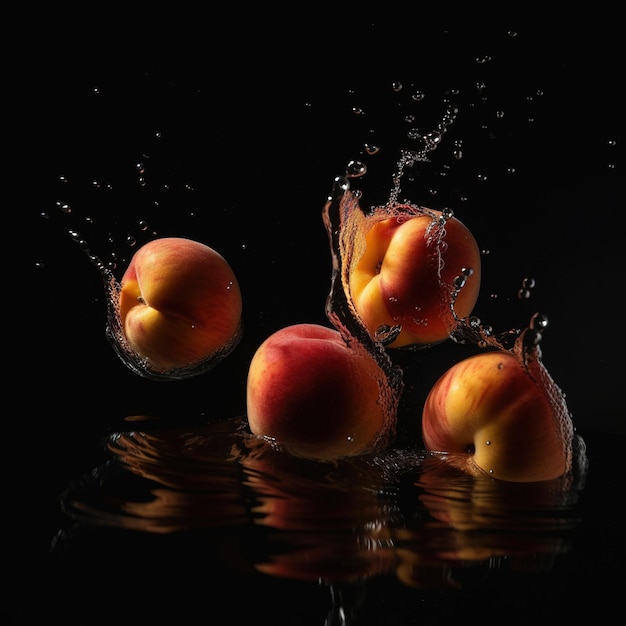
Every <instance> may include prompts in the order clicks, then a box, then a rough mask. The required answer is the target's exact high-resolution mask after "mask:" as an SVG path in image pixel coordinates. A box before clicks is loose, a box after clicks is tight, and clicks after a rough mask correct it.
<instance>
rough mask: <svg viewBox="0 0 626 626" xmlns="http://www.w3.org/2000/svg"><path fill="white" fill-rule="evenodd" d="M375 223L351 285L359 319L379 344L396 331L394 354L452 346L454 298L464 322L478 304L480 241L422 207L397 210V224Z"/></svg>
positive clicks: (457, 222) (391, 219)
mask: <svg viewBox="0 0 626 626" xmlns="http://www.w3.org/2000/svg"><path fill="white" fill-rule="evenodd" d="M373 221H374V222H375V223H374V224H373V225H372V226H371V227H370V228H369V230H368V231H367V233H366V236H365V249H364V251H363V254H362V256H361V257H360V259H359V260H358V261H357V262H356V263H355V264H354V267H353V268H352V270H351V272H350V276H349V281H348V282H349V291H350V297H351V299H352V303H353V305H354V308H355V311H356V313H357V315H358V316H359V317H360V318H361V320H362V322H363V324H364V325H365V326H366V327H367V329H368V331H369V333H370V335H371V336H372V338H374V339H375V338H376V335H377V330H378V329H379V328H381V327H386V326H387V327H394V326H399V327H400V328H401V331H400V333H399V335H398V336H397V337H396V338H395V339H394V340H393V341H392V342H391V343H389V344H388V347H390V348H400V347H404V346H411V345H429V344H434V343H438V342H441V341H443V340H444V339H447V338H448V337H449V335H450V332H451V331H452V330H453V329H454V327H455V319H454V315H453V314H452V311H451V304H452V301H453V299H454V298H453V295H452V294H453V292H455V291H458V296H457V297H456V300H455V301H454V313H455V315H456V316H457V317H459V318H464V317H466V316H468V315H469V314H470V313H471V312H472V310H473V308H474V306H475V304H476V301H477V299H478V294H479V290H480V280H481V259H480V249H479V247H478V244H477V242H476V239H475V238H474V236H473V235H472V233H471V232H470V230H469V229H468V228H467V227H466V226H465V225H464V224H463V223H462V222H461V221H460V220H458V219H457V218H456V217H454V216H450V217H447V218H446V219H445V220H443V219H442V213H441V212H440V211H434V210H430V209H419V207H413V206H398V207H395V215H394V216H392V217H388V218H386V219H375V220H373ZM444 222H445V223H444ZM459 287H461V288H460V289H459Z"/></svg>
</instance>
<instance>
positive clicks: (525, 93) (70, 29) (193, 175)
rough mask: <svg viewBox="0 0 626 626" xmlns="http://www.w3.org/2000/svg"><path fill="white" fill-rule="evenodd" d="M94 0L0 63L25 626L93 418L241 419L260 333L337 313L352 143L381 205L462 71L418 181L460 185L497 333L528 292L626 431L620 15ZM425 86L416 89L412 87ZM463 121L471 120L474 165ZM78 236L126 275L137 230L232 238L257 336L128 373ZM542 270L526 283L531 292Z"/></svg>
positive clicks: (600, 415) (429, 362)
mask: <svg viewBox="0 0 626 626" xmlns="http://www.w3.org/2000/svg"><path fill="white" fill-rule="evenodd" d="M75 17H76V16H75ZM78 17H79V19H80V20H81V21H80V28H76V26H75V24H76V22H75V21H72V20H71V19H70V16H69V15H68V16H64V15H58V14H57V15H55V16H51V20H50V21H49V22H47V21H46V19H41V20H39V21H38V25H37V26H38V27H37V29H34V28H33V29H32V30H31V29H24V32H23V33H22V34H21V35H20V36H19V37H15V42H14V45H13V46H11V47H10V53H9V55H8V58H7V60H8V61H9V66H10V67H11V72H10V79H11V81H12V80H13V77H15V82H14V83H11V88H10V89H9V90H8V92H7V95H8V99H9V101H10V102H9V104H10V105H15V111H14V113H12V114H11V116H10V117H9V118H8V119H7V125H8V126H10V128H9V129H8V131H9V132H10V133H11V134H13V131H16V135H17V137H18V139H19V142H18V147H17V148H16V152H15V153H14V154H15V155H17V158H16V161H17V166H18V167H17V169H18V174H17V177H16V178H15V179H14V181H15V184H14V185H13V184H11V183H12V181H9V182H8V185H9V188H11V189H13V191H12V195H11V196H10V199H8V198H7V199H6V201H7V202H8V203H9V206H7V218H8V219H9V225H10V230H9V231H5V236H7V238H8V239H9V242H8V244H9V245H6V246H5V247H4V249H3V250H4V255H5V258H4V266H5V285H6V287H7V291H8V293H7V297H6V300H5V307H4V316H5V329H6V331H5V332H6V333H7V337H9V338H10V340H9V341H8V345H9V346H10V347H11V348H10V351H11V355H12V358H11V363H10V366H9V368H8V380H6V379H5V380H6V383H5V384H6V385H7V387H6V389H7V391H8V392H9V395H8V398H7V403H6V406H7V407H10V408H8V413H9V414H8V415H7V417H6V419H7V422H8V424H7V426H8V429H7V431H6V439H5V460H6V463H7V466H6V469H5V475H6V478H7V481H8V483H9V484H8V486H7V489H8V492H7V493H8V495H7V499H6V501H5V522H6V524H7V525H8V526H7V531H6V543H7V548H8V550H9V553H10V555H11V556H14V557H15V558H11V559H9V561H8V563H9V568H8V569H9V571H12V572H14V574H13V576H14V585H13V586H12V589H13V588H14V589H15V590H17V593H14V592H13V591H11V593H8V594H7V597H6V602H5V606H6V605H10V604H12V603H15V605H16V606H18V607H19V608H18V609H15V610H10V611H9V614H10V615H14V616H15V615H22V620H23V621H19V620H18V621H17V623H40V622H39V621H36V617H35V615H41V611H40V610H39V609H37V610H33V611H32V615H33V617H32V620H33V621H28V620H29V617H28V616H29V615H31V611H30V609H29V607H28V605H29V603H30V601H31V599H33V598H36V597H38V596H39V595H40V590H38V589H37V583H36V581H37V580H39V584H41V585H42V586H44V585H45V583H44V582H43V581H42V580H41V579H39V578H38V577H37V576H35V578H34V579H33V574H32V572H33V569H36V568H38V567H40V566H41V562H44V561H45V558H46V557H45V555H46V553H47V551H48V549H49V545H50V541H51V539H52V537H53V536H54V534H55V533H56V532H57V530H58V529H59V527H60V526H62V525H63V524H64V518H63V516H62V515H61V513H60V511H59V509H58V505H57V498H58V494H59V493H60V492H61V491H62V490H63V489H64V487H65V486H66V485H67V484H68V482H69V481H70V480H72V479H73V478H75V477H76V476H78V475H80V474H81V473H83V472H86V471H89V470H90V469H91V468H92V467H94V466H95V465H96V464H97V463H98V462H100V460H101V455H102V450H101V440H102V438H103V436H104V435H105V434H106V433H107V432H108V431H109V430H110V429H111V428H112V427H113V425H114V424H115V423H116V422H117V420H119V419H121V418H123V417H125V416H127V415H133V414H152V413H159V414H164V415H168V416H170V417H171V416H174V417H176V416H184V418H185V419H200V420H219V419H223V418H228V417H232V416H235V415H241V414H243V413H244V412H245V375H246V369H247V363H248V362H249V359H250V357H251V355H252V354H253V351H254V349H255V347H256V346H257V345H258V343H259V342H260V341H261V340H262V339H263V338H264V337H265V336H267V335H268V334H270V333H271V332H272V331H273V330H276V329H278V328H279V327H281V326H284V325H287V324H290V323H296V322H301V321H312V322H319V323H325V321H326V318H325V314H324V303H325V298H326V295H327V293H328V288H329V278H330V256H329V251H328V243H327V238H326V233H325V231H324V229H323V226H322V221H321V209H322V206H323V204H324V202H325V200H326V197H327V195H328V193H329V192H330V189H331V184H332V181H333V178H334V177H335V176H337V175H339V174H341V173H342V172H343V171H344V169H345V167H346V164H347V162H348V161H350V160H352V159H362V160H363V161H365V162H366V163H367V165H368V168H369V171H368V174H367V175H366V176H365V177H364V178H363V179H362V181H358V182H357V183H356V184H357V185H358V186H359V187H361V188H362V189H363V191H364V204H377V203H381V202H384V201H385V200H386V198H387V196H388V193H389V190H390V188H391V176H392V173H393V172H394V168H395V164H396V162H397V158H398V155H399V150H400V149H401V148H403V147H407V146H408V147H410V141H409V140H408V139H407V137H406V133H407V128H409V127H410V124H408V123H407V122H406V121H405V119H404V118H405V115H406V113H407V112H414V113H415V114H416V121H415V126H417V127H418V128H419V129H420V130H423V131H425V130H430V129H431V128H432V127H433V126H435V125H436V124H437V123H438V122H439V120H440V119H441V114H442V111H443V104H442V102H443V98H444V94H445V93H446V92H447V90H450V89H458V90H459V96H458V103H459V115H458V119H457V121H456V122H455V124H454V125H453V126H452V127H451V128H450V130H449V131H448V133H447V134H446V136H445V137H444V141H443V142H442V146H441V147H440V149H438V150H437V151H436V152H435V153H434V154H433V162H434V165H433V167H429V166H425V168H424V173H421V172H420V171H419V170H417V171H416V172H415V176H414V180H407V182H406V184H404V183H403V191H404V192H405V194H406V196H408V198H409V199H410V200H411V201H414V202H416V203H421V204H427V205H430V206H435V207H436V208H441V207H442V206H451V207H452V208H453V209H454V211H455V214H457V215H458V216H459V217H460V218H461V219H462V220H463V221H465V222H466V223H467V224H468V225H469V226H470V228H472V230H473V231H474V232H475V234H476V237H477V239H478V241H479V243H480V244H481V247H483V248H484V249H485V250H488V251H489V254H487V255H486V256H485V259H484V269H483V273H484V289H483V294H482V295H481V300H480V301H479V306H478V307H477V311H476V313H477V315H479V316H480V317H481V319H483V320H484V321H487V322H489V323H491V324H492V325H493V326H494V327H495V328H496V329H498V330H504V329H506V328H509V327H511V326H518V325H520V324H521V325H525V324H526V321H527V320H528V318H529V316H530V314H531V313H532V312H534V311H535V310H540V311H541V312H543V313H545V314H546V315H547V316H548V318H549V320H550V325H549V327H548V329H547V330H546V332H545V336H544V340H543V349H544V361H545V363H546V365H547V366H548V369H549V371H550V372H551V373H552V375H553V377H554V378H555V380H556V381H557V383H558V384H559V385H560V386H561V387H562V388H563V390H564V391H565V393H566V396H567V399H568V404H569V406H570V409H571V411H572V414H573V418H574V422H575V424H576V426H577V428H578V429H579V431H580V432H581V433H583V434H584V435H586V436H589V438H590V439H591V440H594V441H595V440H596V439H594V438H597V439H598V441H602V442H604V441H609V440H610V441H612V442H614V443H615V442H618V441H619V439H620V438H621V437H622V436H623V435H624V434H625V433H626V429H625V427H624V420H623V413H624V411H623V403H622V387H623V385H622V372H623V367H622V366H621V362H622V345H621V344H622V325H623V323H622V313H621V308H620V306H619V302H620V299H621V291H622V283H623V278H622V274H623V263H622V257H623V255H622V252H621V251H622V248H623V242H622V235H621V230H620V228H621V227H620V222H619V219H620V217H621V211H618V202H619V203H620V205H619V208H621V205H622V198H621V196H619V195H618V181H621V179H622V167H621V165H620V160H621V154H622V150H623V149H622V145H621V142H622V140H623V137H622V127H621V109H620V100H619V99H618V93H617V92H618V88H619V82H620V80H621V65H620V61H619V56H618V51H619V47H620V46H619V40H618V38H617V36H616V34H615V30H616V29H615V28H613V27H612V20H611V16H607V17H606V18H602V19H598V20H597V22H594V21H593V20H590V21H589V22H586V23H585V24H584V25H583V24H580V25H577V26H563V25H561V26H559V27H548V26H545V27H542V28H538V27H533V28H528V27H519V28H518V27H517V26H513V27H510V26H508V25H505V26H489V27H487V26H481V27H476V26H472V27H469V26H466V27H463V28H458V27H457V28H438V27H433V26H432V25H431V26H429V27H425V26H424V23H414V22H413V21H410V20H405V19H402V18H401V17H400V16H399V17H398V19H397V20H393V19H391V20H386V21H384V22H383V21H381V20H378V19H377V18H372V19H366V18H364V17H363V16H361V17H360V18H357V17H355V16H346V17H342V16H339V15H336V14H332V13H331V14H328V15H327V16H320V15H318V14H313V13H312V11H310V12H309V13H306V12H303V13H302V14H299V16H298V17H296V16H295V15H289V14H287V15H283V16H281V20H278V17H277V16H276V17H270V16H268V15H259V16H258V24H257V23H256V21H255V19H256V18H255V19H252V18H251V17H249V19H247V20H246V23H245V25H244V24H243V23H241V22H240V21H238V20H231V19H228V20H225V19H224V20H219V19H216V18H215V17H213V16H211V19H210V20H205V19H204V17H203V18H200V16H199V15H194V14H189V15H184V16H181V15H178V16H177V18H178V19H177V20H176V21H174V22H172V23H170V22H169V20H168V16H167V15H162V16H160V17H161V19H160V20H159V21H158V23H154V22H152V21H151V20H147V19H146V21H145V22H143V21H142V20H141V19H139V20H138V22H136V23H133V25H132V27H131V26H130V25H129V24H128V23H127V22H125V20H124V19H122V17H121V16H120V19H119V21H118V20H116V19H114V20H111V21H107V22H106V24H107V25H106V26H105V25H104V24H103V23H102V21H101V20H100V17H103V18H107V17H109V18H110V17H111V16H110V15H109V16H97V15H96V16H89V17H87V16H78ZM52 18H54V19H52ZM83 18H84V19H83ZM285 20H286V21H285ZM581 22H582V20H581ZM512 31H514V32H516V33H517V35H516V36H512V34H511V32H512ZM592 42H593V43H592ZM477 59H483V60H484V62H482V63H481V62H478V61H477ZM18 61H19V63H18ZM13 70H17V71H15V73H14V74H13ZM394 81H399V82H401V83H402V85H403V89H402V91H401V92H399V93H398V92H395V91H394V90H393V89H392V84H393V82H394ZM481 84H484V87H480V85H481ZM418 90H421V91H423V92H424V93H425V94H426V97H425V98H424V101H423V102H421V103H416V102H412V101H411V100H412V99H411V97H410V94H411V93H414V92H416V91H418ZM354 109H362V111H363V113H362V114H361V115H358V114H357V113H356V112H355V110H354ZM498 111H503V112H504V115H503V116H502V118H500V117H499V116H498V115H497V112H498ZM455 138H457V139H458V138H460V139H462V140H463V153H464V156H463V158H462V159H461V160H460V161H458V162H453V160H452V159H451V158H450V155H451V152H452V150H451V147H450V144H451V142H452V141H453V140H454V139H455ZM369 141H372V143H375V144H377V145H379V146H380V147H381V150H380V152H379V153H378V154H377V155H375V156H368V155H366V154H364V151H363V145H364V143H365V142H369ZM446 142H448V145H446ZM613 142H615V145H613ZM138 163H142V164H144V166H145V174H142V173H140V172H139V168H138V167H137V164H138ZM446 163H447V164H449V165H451V167H450V170H449V173H448V175H447V176H445V177H443V176H441V172H442V171H447V170H446V169H445V167H444V166H445V164H446ZM510 168H514V170H515V171H514V172H510V171H509V170H510ZM483 173H484V174H486V176H487V181H485V182H484V183H481V182H479V181H478V178H479V175H481V174H483ZM61 177H65V178H66V179H67V180H66V182H64V181H63V180H62V179H61ZM142 178H143V180H142ZM619 191H621V187H620V190H619ZM435 192H436V193H435ZM66 203H67V204H69V205H70V207H71V211H70V212H64V211H63V210H62V208H61V205H63V204H66ZM12 220H14V221H12ZM141 220H145V221H146V223H147V224H148V229H147V230H142V228H141V227H140V222H141ZM70 231H75V232H76V233H79V234H80V237H81V238H82V239H84V240H85V241H86V242H87V244H88V245H89V248H90V250H91V251H93V253H94V254H97V255H98V256H100V258H103V259H105V260H109V259H111V258H113V257H115V258H117V262H118V271H119V270H121V269H122V268H123V267H124V265H125V263H127V261H128V259H129V258H130V256H131V254H132V252H133V250H134V248H133V246H131V245H129V244H128V238H129V237H132V238H135V240H136V242H137V245H139V244H140V243H142V242H144V241H147V240H149V239H151V238H153V237H154V236H170V235H175V236H189V237H192V238H196V239H199V240H201V241H204V242H205V243H208V244H209V245H212V246H213V247H215V248H217V249H218V250H219V251H220V252H221V253H222V254H223V255H224V256H225V257H226V258H227V259H228V260H229V262H230V263H231V265H232V266H233V268H234V269H235V271H236V273H237V275H238V277H239V280H240V283H241V287H242V291H243V296H244V307H245V310H244V325H245V326H244V328H245V336H244V340H243V341H242V344H241V345H240V346H239V347H238V348H237V350H236V351H235V353H234V354H233V355H231V356H230V357H229V358H228V359H227V360H226V361H225V362H224V363H222V364H220V365H219V366H218V367H217V368H216V369H215V370H214V371H213V372H211V373H209V374H207V375H204V376H201V377H199V378H197V379H191V380H188V381H184V382H175V383H156V382H153V381H149V380H144V379H141V378H138V377H137V376H136V375H135V374H133V373H132V372H130V371H129V370H127V369H126V367H125V366H124V364H123V363H122V362H121V361H120V360H119V359H118V357H117V356H116V355H115V353H114V352H113V350H112V348H111V347H110V345H109V344H108V343H107V340H106V338H105V334H104V327H105V324H106V301H105V295H104V289H103V283H102V280H101V277H100V275H99V272H98V270H97V269H96V267H95V265H94V264H93V263H92V262H91V260H90V259H89V257H88V256H87V255H86V254H85V251H84V250H83V249H81V246H79V245H77V243H76V241H75V240H74V239H73V238H72V237H71V236H70V234H69V233H70ZM135 248H136V246H135ZM529 276H530V277H533V278H534V279H535V281H536V287H535V288H534V289H533V292H532V297H531V299H530V301H529V302H522V303H520V302H519V301H518V300H517V298H516V291H517V289H518V287H519V286H520V284H521V280H522V279H523V278H524V277H529ZM461 354H462V350H459V349H458V346H455V345H447V344H446V345H445V346H441V347H439V348H437V350H436V352H434V353H433V354H432V355H431V356H429V357H428V358H424V357H421V358H420V359H418V361H417V363H416V364H414V365H407V368H408V371H409V372H410V373H413V374H414V375H415V376H416V379H418V380H419V381H420V383H419V384H417V383H416V387H418V388H419V387H420V385H426V386H427V385H428V383H429V381H432V380H434V378H435V377H436V376H437V375H438V374H439V373H440V372H441V371H442V370H443V369H444V368H445V366H446V365H447V364H449V362H450V361H451V360H454V359H456V358H459V356H460V355H461ZM13 357H14V358H13ZM417 395H418V397H419V390H418V392H417ZM406 430H407V432H408V433H412V432H413V431H414V430H415V425H414V424H409V425H407V426H406ZM615 445H617V444H615ZM613 496H615V494H613ZM607 498H610V494H609V495H607ZM33 580H34V581H35V582H33ZM224 586H225V588H226V587H227V585H226V584H225V583H224ZM57 592H58V589H57ZM68 593H69V590H68ZM70 595H72V594H71V593H70ZM33 601H34V600H33ZM75 602H77V600H76V598H75V597H74V599H72V600H71V603H72V604H74V603H75ZM398 602H399V603H400V605H401V601H400V600H398ZM461 604H462V603H461ZM531 604H532V603H531ZM459 608H462V607H459ZM447 611H448V612H449V613H454V609H453V608H449V609H447ZM444 612H445V611H444ZM66 617H67V616H66ZM15 619H17V618H15ZM68 619H69V618H68ZM85 623H89V621H88V620H87V622H85ZM119 623H122V622H119ZM398 623H400V622H398ZM402 623H405V622H402ZM406 623H412V622H406Z"/></svg>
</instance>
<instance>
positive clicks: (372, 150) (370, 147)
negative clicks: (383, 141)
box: [363, 143, 380, 155]
mask: <svg viewBox="0 0 626 626" xmlns="http://www.w3.org/2000/svg"><path fill="white" fill-rule="evenodd" d="M363 147H364V149H365V152H366V153H367V154H369V155H374V154H376V153H377V152H378V151H379V150H380V146H377V145H374V144H370V143H366V144H365V145H364V146H363Z"/></svg>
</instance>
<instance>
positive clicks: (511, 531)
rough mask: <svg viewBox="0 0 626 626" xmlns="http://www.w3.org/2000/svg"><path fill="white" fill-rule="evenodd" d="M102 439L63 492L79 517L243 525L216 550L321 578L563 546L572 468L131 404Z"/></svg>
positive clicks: (276, 570)
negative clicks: (358, 445)
mask: <svg viewBox="0 0 626 626" xmlns="http://www.w3.org/2000/svg"><path fill="white" fill-rule="evenodd" d="M107 448H108V452H109V455H110V458H109V460H108V461H107V462H106V463H105V464H104V465H102V466H100V467H98V468H96V469H94V470H93V471H92V472H91V473H89V474H88V475H86V476H84V477H82V478H81V479H80V480H77V481H76V482H75V483H74V484H72V485H70V486H69V487H68V489H67V490H66V491H65V492H64V493H63V494H62V498H61V502H62V507H63V510H64V512H65V513H67V514H68V515H69V516H70V517H71V518H73V519H74V520H76V521H77V522H78V524H79V525H82V526H89V527H94V526H95V527H102V526H105V527H111V528H116V529H126V530H132V531H139V532H142V533H149V534H153V535H154V534H161V535H163V534H174V533H180V532H182V531H194V532H196V533H197V532H203V531H208V532H207V534H210V533H214V531H215V530H216V529H221V530H228V532H235V533H239V534H241V535H242V536H244V535H248V536H249V535H254V545H255V548H254V549H253V550H247V551H246V550H244V551H243V552H242V551H241V549H240V547H239V548H237V550H238V553H237V554H229V555H226V557H225V558H227V559H232V560H233V561H236V562H238V563H241V562H245V564H246V565H245V566H246V568H249V569H251V570H256V571H257V572H262V573H265V574H269V575H272V576H278V577H282V578H288V579H296V580H304V581H314V582H317V581H324V582H326V583H327V584H329V585H333V584H340V583H345V582H359V581H365V580H369V579H372V578H374V577H377V576H383V575H385V576H388V575H391V576H395V577H397V579H398V580H399V581H401V582H402V583H403V584H405V585H408V586H410V587H418V588H433V587H434V588H444V587H458V586H460V585H462V580H463V570H466V569H467V568H470V567H475V566H480V567H486V568H488V569H491V568H498V567H500V566H501V565H502V563H505V562H506V565H507V567H513V568H521V569H525V570H533V571H536V570H537V569H543V570H547V569H549V568H550V566H551V563H552V562H553V559H554V558H555V557H556V556H558V555H559V554H563V553H565V552H567V551H568V550H569V548H570V543H571V538H572V532H573V531H574V530H575V529H576V527H577V524H578V522H579V519H578V516H577V501H578V494H579V492H580V490H581V489H582V482H583V480H584V475H582V476H579V477H577V476H576V475H572V476H569V477H568V478H564V479H559V480H555V481H549V482H544V483H522V484H518V483H504V482H500V481H496V480H493V479H491V478H489V477H484V478H483V477H481V478H476V477H472V476H469V475H466V474H464V473H461V472H457V471H456V470H455V469H454V468H453V467H452V466H451V465H450V463H448V462H446V460H445V459H443V458H442V457H441V456H434V455H430V454H428V453H427V452H425V451H423V450H420V449H403V450H402V449H397V448H396V449H393V450H389V451H387V452H385V453H383V454H378V455H369V456H367V455H366V456H362V457H358V458H352V459H345V460H341V461H337V462H334V463H321V462H316V461H310V460H305V459H301V458H297V457H293V456H291V455H289V454H286V453H285V452H283V451H281V450H279V449H275V448H273V447H272V446H271V445H270V444H268V443H267V442H266V441H264V440H259V439H257V438H255V437H253V436H251V435H250V434H249V431H248V430H247V427H246V422H245V420H244V419H242V418H236V419H232V420H229V421H224V422H219V423H216V424H211V425H207V426H204V427H201V428H197V427H196V428H193V429H191V428H188V429H182V428H177V429H172V428H168V427H167V425H166V424H163V423H161V422H160V421H159V420H158V419H156V418H149V417H146V416H141V417H138V416H135V417H131V418H127V419H126V420H125V421H124V423H123V427H122V428H120V429H119V430H118V431H117V432H115V433H113V434H112V435H110V436H109V437H108V439H107ZM238 545H240V544H238Z"/></svg>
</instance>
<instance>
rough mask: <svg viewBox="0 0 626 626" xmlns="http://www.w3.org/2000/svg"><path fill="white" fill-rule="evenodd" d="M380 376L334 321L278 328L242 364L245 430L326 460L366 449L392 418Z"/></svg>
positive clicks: (376, 441) (374, 363) (384, 432)
mask: <svg viewBox="0 0 626 626" xmlns="http://www.w3.org/2000/svg"><path fill="white" fill-rule="evenodd" d="M385 384H386V379H385V376H384V374H383V372H382V370H381V369H380V367H379V365H378V362H377V361H376V360H375V359H374V358H373V357H372V356H371V355H370V354H369V353H368V352H367V351H366V350H365V349H364V348H363V347H362V346H361V345H360V344H358V343H357V342H352V343H351V344H350V345H348V343H346V341H345V340H344V338H343V337H342V335H341V334H340V333H339V331H337V330H335V329H334V328H327V327H325V326H322V325H319V324H306V323H303V324H295V325H292V326H287V327H284V328H281V329H279V330H278V331H276V332H275V333H273V334H272V335H270V336H269V337H268V338H266V339H265V341H263V342H262V343H261V345H260V346H259V347H258V348H257V350H256V352H255V353H254V355H253V357H252V360H251V362H250V365H249V370H248V377H247V383H246V401H247V419H248V423H249V426H250V430H251V431H252V433H253V434H255V435H257V436H259V437H264V438H266V439H270V440H274V441H275V442H276V443H277V444H279V445H280V446H281V447H283V448H285V449H288V450H289V451H290V452H292V453H294V454H296V455H299V456H303V457H309V458H317V459H321V460H330V459H336V458H339V457H346V456H355V455H359V454H362V453H365V452H368V451H371V450H373V449H375V448H376V447H377V445H379V444H380V443H381V441H383V440H384V437H385V436H386V435H387V434H388V431H389V428H390V423H391V422H393V420H394V419H395V409H396V407H395V406H393V402H389V401H387V399H386V395H385V391H384V386H385Z"/></svg>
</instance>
